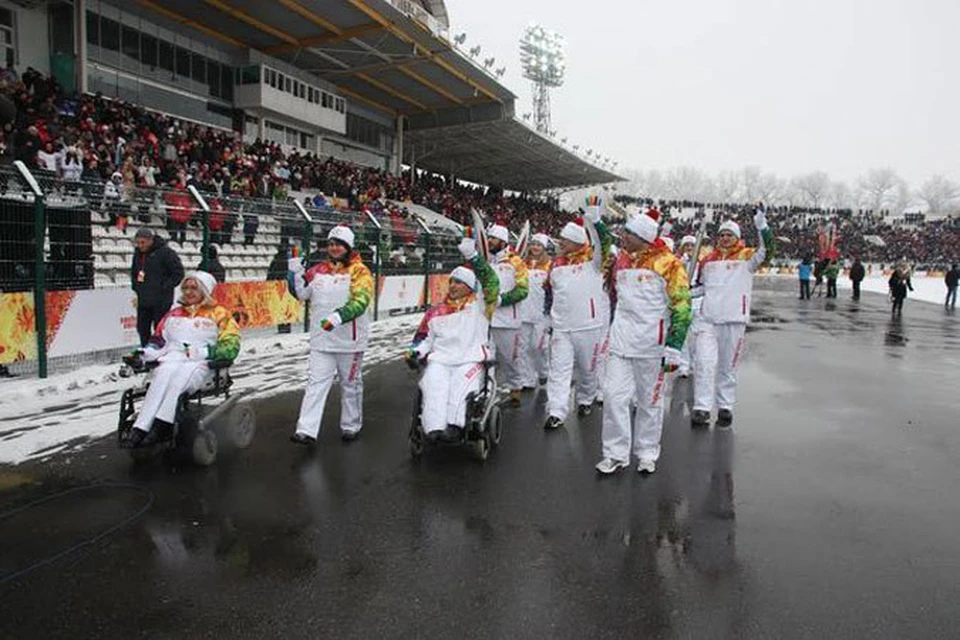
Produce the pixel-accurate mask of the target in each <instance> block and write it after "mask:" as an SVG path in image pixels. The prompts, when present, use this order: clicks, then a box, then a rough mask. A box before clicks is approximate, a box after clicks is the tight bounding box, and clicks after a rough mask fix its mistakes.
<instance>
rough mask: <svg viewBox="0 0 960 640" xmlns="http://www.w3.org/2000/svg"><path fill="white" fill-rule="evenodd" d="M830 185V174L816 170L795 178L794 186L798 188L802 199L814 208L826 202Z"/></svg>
mask: <svg viewBox="0 0 960 640" xmlns="http://www.w3.org/2000/svg"><path fill="white" fill-rule="evenodd" d="M830 186H831V183H830V176H828V175H827V174H826V172H824V171H814V172H813V173H807V174H804V175H802V176H797V177H796V178H794V179H793V188H794V189H796V190H797V195H798V196H799V197H800V201H801V202H803V204H805V205H807V206H808V207H812V208H814V209H817V208H819V207H821V206H822V205H823V204H824V203H825V202H826V199H827V196H828V195H829V193H830Z"/></svg>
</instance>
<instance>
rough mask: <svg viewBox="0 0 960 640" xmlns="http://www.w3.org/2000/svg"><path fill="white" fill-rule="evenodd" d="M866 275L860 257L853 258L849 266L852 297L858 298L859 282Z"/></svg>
mask: <svg viewBox="0 0 960 640" xmlns="http://www.w3.org/2000/svg"><path fill="white" fill-rule="evenodd" d="M866 276H867V270H866V269H864V268H863V263H862V262H860V258H855V259H854V261H853V264H852V265H851V266H850V282H851V283H853V299H854V300H859V299H860V283H861V282H863V279H864V278H865V277H866Z"/></svg>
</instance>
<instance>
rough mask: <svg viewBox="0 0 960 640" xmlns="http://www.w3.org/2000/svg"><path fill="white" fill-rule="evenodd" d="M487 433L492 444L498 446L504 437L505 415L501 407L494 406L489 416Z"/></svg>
mask: <svg viewBox="0 0 960 640" xmlns="http://www.w3.org/2000/svg"><path fill="white" fill-rule="evenodd" d="M487 433H488V434H489V435H490V444H492V445H493V446H495V447H496V446H498V445H499V444H500V439H501V438H502V437H503V415H502V414H501V413H500V407H499V406H494V407H493V409H491V410H490V415H489V416H487Z"/></svg>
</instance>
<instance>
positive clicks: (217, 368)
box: [209, 360, 233, 371]
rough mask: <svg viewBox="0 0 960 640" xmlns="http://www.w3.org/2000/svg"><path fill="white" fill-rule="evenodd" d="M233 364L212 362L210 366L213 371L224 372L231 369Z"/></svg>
mask: <svg viewBox="0 0 960 640" xmlns="http://www.w3.org/2000/svg"><path fill="white" fill-rule="evenodd" d="M232 364H233V360H211V361H210V363H209V366H210V370H211V371H222V370H224V369H229V368H230V365H232Z"/></svg>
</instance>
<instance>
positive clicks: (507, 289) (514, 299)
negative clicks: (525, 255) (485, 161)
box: [487, 224, 530, 405]
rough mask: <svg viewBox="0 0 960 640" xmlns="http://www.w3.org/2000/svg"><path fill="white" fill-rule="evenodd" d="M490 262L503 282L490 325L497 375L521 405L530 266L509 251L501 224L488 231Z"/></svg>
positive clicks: (507, 238)
mask: <svg viewBox="0 0 960 640" xmlns="http://www.w3.org/2000/svg"><path fill="white" fill-rule="evenodd" d="M487 237H488V243H489V246H490V262H491V263H492V266H493V269H494V271H496V272H497V279H498V280H499V282H500V299H499V301H498V302H497V308H496V310H495V311H494V312H493V319H492V320H491V321H490V336H491V338H492V339H493V346H494V350H495V351H496V359H497V374H498V376H499V377H500V379H501V380H502V382H503V385H504V386H505V387H506V388H507V389H509V390H510V402H511V403H513V404H514V405H519V404H520V392H521V389H522V387H523V367H522V360H523V353H524V351H525V346H524V344H523V331H522V330H521V329H522V327H523V316H522V313H521V311H522V310H521V303H522V302H523V301H524V300H525V299H526V297H527V295H528V294H529V290H530V289H529V286H530V285H529V282H528V275H527V265H526V264H524V262H523V260H522V259H521V258H520V256H518V255H517V254H516V253H515V252H514V251H513V249H511V248H510V246H509V244H510V232H509V231H507V228H506V227H504V226H501V225H498V224H495V225H493V226H492V227H490V230H489V231H487Z"/></svg>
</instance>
